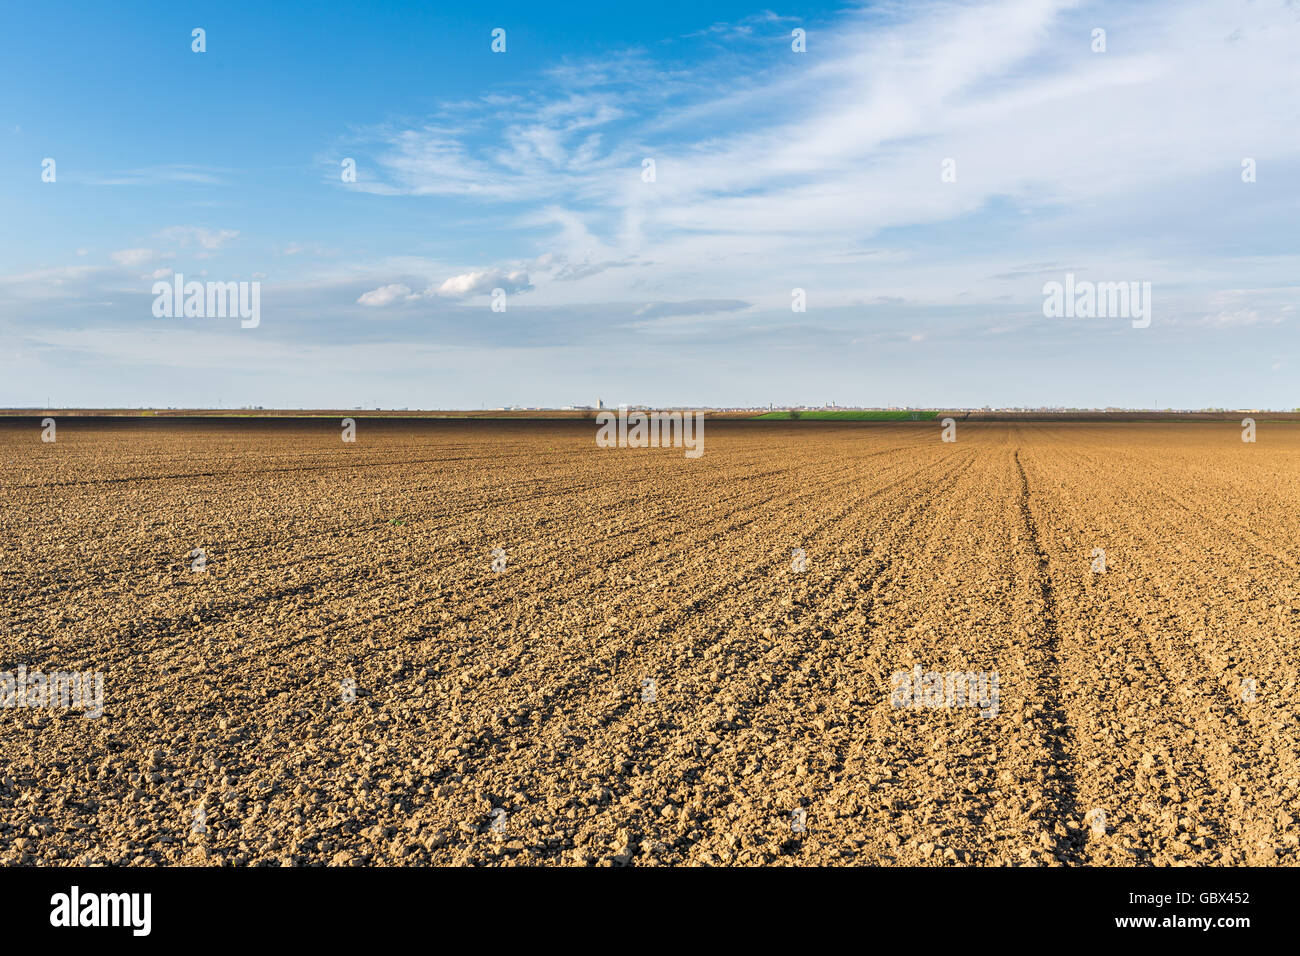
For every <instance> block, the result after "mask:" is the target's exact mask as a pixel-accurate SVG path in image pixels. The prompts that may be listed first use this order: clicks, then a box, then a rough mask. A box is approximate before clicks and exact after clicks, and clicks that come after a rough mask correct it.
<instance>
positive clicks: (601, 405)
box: [596, 398, 605, 410]
mask: <svg viewBox="0 0 1300 956" xmlns="http://www.w3.org/2000/svg"><path fill="white" fill-rule="evenodd" d="M604 407H605V400H604V399H603V398H598V399H596V408H597V409H598V410H599V409H602V408H604Z"/></svg>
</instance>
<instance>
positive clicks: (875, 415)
mask: <svg viewBox="0 0 1300 956" xmlns="http://www.w3.org/2000/svg"><path fill="white" fill-rule="evenodd" d="M938 417H939V413H938V412H883V411H834V412H827V411H817V412H767V413H765V414H763V415H756V416H755V418H756V419H757V420H758V421H777V420H785V421H789V420H791V419H796V418H797V419H805V418H808V419H818V420H823V419H830V420H832V421H856V422H912V421H918V422H928V421H933V420H934V419H936V418H938Z"/></svg>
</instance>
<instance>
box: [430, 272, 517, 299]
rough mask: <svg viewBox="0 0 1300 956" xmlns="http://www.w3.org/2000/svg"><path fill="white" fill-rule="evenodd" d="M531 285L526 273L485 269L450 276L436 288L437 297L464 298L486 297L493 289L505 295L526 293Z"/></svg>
mask: <svg viewBox="0 0 1300 956" xmlns="http://www.w3.org/2000/svg"><path fill="white" fill-rule="evenodd" d="M532 287H533V286H532V283H530V282H529V281H528V273H527V272H524V271H523V270H515V271H513V272H504V271H502V270H499V269H487V270H484V271H482V272H466V273H464V274H463V275H458V276H452V277H451V278H450V279H448V280H447V281H445V282H444V283H443V284H442V285H440V286H439V287H438V295H442V296H449V297H454V298H464V297H466V296H471V295H486V294H488V293H490V292H491V291H492V290H493V289H504V290H505V291H506V292H507V293H511V294H513V293H516V292H527V291H528V290H529V289H531V288H532Z"/></svg>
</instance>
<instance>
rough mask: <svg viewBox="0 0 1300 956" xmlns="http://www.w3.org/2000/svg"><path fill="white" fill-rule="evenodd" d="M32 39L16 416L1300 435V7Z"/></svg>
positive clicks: (854, 12) (10, 216)
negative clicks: (709, 418) (341, 415)
mask: <svg viewBox="0 0 1300 956" xmlns="http://www.w3.org/2000/svg"><path fill="white" fill-rule="evenodd" d="M5 16H6V29H5V30H4V31H3V33H2V34H0V72H2V75H3V80H4V82H3V83H0V173H2V174H3V179H2V180H0V220H2V221H3V222H4V224H5V228H4V229H3V230H0V343H2V345H3V347H2V348H0V406H31V405H43V404H45V403H46V402H47V401H49V402H50V403H52V404H53V405H55V406H138V405H146V406H148V405H156V406H179V407H195V406H199V407H202V406H216V405H218V404H220V405H224V406H227V407H230V406H240V405H262V406H266V407H352V406H355V405H362V406H366V407H372V406H385V407H411V408H434V407H463V408H478V407H480V406H487V407H493V406H499V405H503V404H521V405H563V404H571V403H577V404H594V402H595V400H596V398H597V396H600V397H602V398H604V399H605V401H606V402H607V403H611V404H615V403H618V402H628V403H646V404H664V405H685V404H701V405H733V404H746V405H748V404H766V403H767V402H776V403H778V404H820V403H823V402H828V401H835V402H837V403H839V404H841V405H889V404H896V405H918V406H933V407H945V406H968V405H985V404H988V405H994V406H1002V405H1031V406H1038V405H1066V406H1106V405H1125V406H1140V407H1149V406H1152V405H1156V404H1158V405H1160V406H1161V407H1201V406H1226V407H1276V408H1292V407H1300V388H1297V386H1296V382H1297V372H1300V339H1298V338H1297V312H1296V306H1297V300H1298V299H1300V251H1298V250H1297V236H1298V235H1300V229H1298V228H1297V222H1298V220H1300V189H1298V188H1297V182H1298V181H1300V180H1298V178H1297V177H1298V176H1300V70H1297V69H1296V66H1295V63H1296V53H1297V51H1298V50H1300V4H1297V3H1293V2H1284V0H1259V2H1252V3H1247V2H1234V0H1217V2H1202V0H1186V2H1172V0H1171V2H1152V3H1142V4H1132V3H1070V2H1053V0H1010V2H990V3H963V4H952V3H930V2H920V3H889V4H877V3H869V4H862V5H857V4H835V5H830V4H821V3H812V4H806V3H805V4H800V5H798V6H793V7H786V6H775V7H764V6H756V5H753V4H747V3H735V2H720V3H708V4H701V3H672V2H657V3H655V4H651V5H647V6H639V5H611V4H598V3H574V4H565V5H563V6H562V7H561V6H559V5H551V4H538V3H522V2H520V3H502V4H498V5H495V6H494V7H493V9H491V10H490V11H489V10H485V9H483V8H482V7H481V5H478V4H456V5H449V4H436V5H426V4H385V5H366V4H355V3H335V2H316V3H310V4H308V3H300V4H264V3H258V4H254V3H243V2H235V3H221V4H197V5H193V6H190V7H189V8H188V9H185V10H181V9H179V8H178V7H177V6H176V5H172V4H162V3H158V4H127V5H113V6H110V5H101V4H92V3H57V2H55V3H47V4H24V5H15V6H12V7H11V8H10V9H9V10H7V11H6V15H5ZM196 27H199V28H203V29H204V30H205V31H206V37H205V40H206V52H203V53H196V52H193V51H192V49H191V47H192V42H193V40H192V34H191V31H192V30H193V29H194V28H196ZM497 28H500V29H504V30H505V42H506V49H505V52H503V53H497V52H493V50H492V48H491V45H492V31H493V30H494V29H497ZM796 28H797V29H801V30H803V31H805V32H806V52H795V51H794V50H793V49H792V35H791V34H792V31H793V30H795V29H796ZM1099 28H1100V29H1103V30H1105V47H1106V48H1105V51H1104V52H1096V51H1095V50H1094V46H1095V45H1096V41H1095V39H1094V31H1095V30H1096V29H1099ZM47 158H48V159H53V160H54V162H55V167H54V168H55V177H54V181H53V182H46V181H43V179H42V172H43V162H44V160H46V159H47ZM348 159H351V160H353V161H354V163H355V170H356V180H355V182H347V181H344V176H343V175H342V171H343V169H344V166H343V164H344V161H345V160H348ZM647 159H651V160H653V163H654V180H653V181H652V182H647V181H645V175H644V169H645V161H646V160H647ZM949 159H951V160H952V164H951V165H950V166H949V167H948V168H949V169H950V170H955V180H954V181H945V177H944V176H943V172H944V169H945V166H944V164H945V160H949ZM1248 159H1249V160H1253V165H1254V170H1255V181H1254V182H1246V181H1243V161H1245V160H1248ZM948 178H949V179H952V177H948ZM175 273H181V274H183V275H184V276H185V277H186V279H187V280H198V281H222V282H226V281H257V282H259V283H260V284H261V316H260V324H259V325H258V326H257V327H256V328H241V327H240V322H239V321H238V319H229V318H198V317H190V318H185V317H180V318H166V317H164V318H158V317H155V316H154V314H153V310H152V306H153V303H154V294H153V291H152V287H153V285H154V283H155V282H156V281H160V280H170V279H171V277H172V276H173V275H174V274H175ZM1067 273H1069V274H1072V275H1074V276H1075V277H1076V279H1077V280H1080V281H1091V282H1119V281H1126V282H1127V281H1136V282H1149V283H1151V290H1152V291H1151V305H1152V308H1151V323H1150V326H1149V327H1147V328H1134V327H1133V326H1132V323H1131V322H1130V321H1129V320H1128V319H1127V318H1122V317H1119V318H1117V317H1106V318H1086V319H1081V318H1048V317H1046V316H1044V314H1043V301H1044V295H1043V286H1044V283H1047V282H1051V281H1059V282H1064V281H1065V277H1066V275H1067ZM493 289H503V290H504V291H505V293H506V296H505V303H506V308H505V311H504V312H494V311H493V310H492V308H491V302H492V297H491V291H492V290H493ZM794 289H802V290H804V294H805V296H806V311H804V312H795V311H792V308H791V303H792V290H794Z"/></svg>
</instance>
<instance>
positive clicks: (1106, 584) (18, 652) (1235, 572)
mask: <svg viewBox="0 0 1300 956" xmlns="http://www.w3.org/2000/svg"><path fill="white" fill-rule="evenodd" d="M40 431H41V428H40V425H39V423H38V422H37V421H36V420H25V421H20V422H12V421H11V422H8V423H4V424H2V425H0V490H2V491H3V495H4V503H5V506H4V509H3V512H2V513H0V514H2V516H0V526H2V528H3V536H2V538H0V585H2V586H3V593H2V595H0V671H14V670H15V669H16V668H17V667H18V666H19V665H23V666H25V667H26V668H27V669H28V670H29V671H35V670H40V671H43V672H53V671H72V670H76V671H99V672H102V673H103V675H104V715H103V716H102V717H99V718H97V719H88V718H86V717H84V716H83V714H82V712H81V711H79V710H76V709H66V708H65V709H48V708H46V709H40V708H31V707H15V708H11V709H2V710H0V863H5V864H15V863H39V864H74V863H107V864H140V865H145V864H169V863H210V864H217V863H221V864H237V865H238V864H262V865H265V864H279V865H286V864H295V865H302V864H336V865H345V864H346V865H363V864H364V865H396V864H403V865H410V864H539V863H540V864H564V865H573V864H589V865H590V864H596V865H624V864H635V865H681V864H711V865H720V864H751V865H752V864H774V865H791V864H794V865H804V864H927V865H958V864H981V865H983V864H1024V863H1033V864H1068V865H1076V864H1093V865H1129V864H1134V863H1137V864H1197V865H1201V864H1220V865H1222V864H1246V863H1249V864H1295V863H1296V862H1297V860H1298V859H1300V857H1298V855H1297V842H1298V839H1300V826H1298V825H1297V819H1296V814H1297V812H1300V809H1298V807H1300V792H1298V788H1300V762H1298V758H1300V728H1298V727H1297V722H1296V704H1295V699H1296V698H1295V691H1296V681H1297V666H1298V663H1297V662H1298V661H1300V653H1298V651H1300V646H1298V645H1300V627H1298V624H1300V578H1298V576H1297V568H1298V566H1300V515H1298V514H1297V504H1298V503H1300V428H1297V427H1295V426H1293V425H1289V424H1276V425H1272V426H1269V425H1267V424H1265V423H1264V422H1261V423H1260V425H1259V434H1258V441H1257V442H1256V443H1254V444H1247V443H1243V442H1242V441H1241V429H1240V427H1239V426H1238V425H1234V424H1232V423H1220V424H1191V423H1183V424H1178V425H1143V424H1124V425H1115V424H1108V425H1089V424H1073V425H1071V424H1034V423H968V422H963V423H959V425H958V435H957V437H958V440H957V441H956V442H955V443H944V442H941V441H940V424H939V423H938V422H933V423H915V424H913V423H908V424H888V425H862V424H858V423H854V424H845V425H839V424H834V423H818V424H817V426H816V427H806V426H804V425H803V423H788V424H787V423H761V424H759V423H739V422H737V423H727V422H721V421H719V422H711V423H710V424H709V425H708V426H707V429H706V431H707V434H706V442H705V454H704V456H703V457H702V458H699V459H696V460H690V459H687V458H685V456H684V455H683V453H682V451H681V449H646V450H641V449H600V448H597V447H596V446H595V442H594V432H595V429H594V425H593V424H592V423H590V422H574V423H565V422H548V423H544V422H531V423H529V422H482V421H478V422H475V421H461V422H456V421H420V422H409V421H407V422H403V421H387V422H380V421H367V420H364V419H360V420H358V426H357V441H356V442H355V443H354V444H346V443H344V442H342V441H341V440H340V429H339V427H338V424H337V423H334V422H326V421H305V420H298V421H291V422H275V421H269V420H255V421H238V422H232V421H220V420H213V421H209V422H201V423H195V422H188V423H185V422H175V421H150V420H147V419H120V420H93V419H71V418H69V419H61V420H60V423H59V429H58V433H57V437H58V440H57V442H54V443H49V444H46V443H42V442H41V440H40ZM196 548H201V549H203V551H204V552H205V554H206V567H205V569H204V570H202V571H195V570H192V568H191V565H192V560H193V558H192V555H191V552H192V551H193V550H194V549H196ZM497 548H500V549H504V552H505V555H504V557H505V568H504V570H494V567H493V565H494V556H493V549H497ZM1096 548H1102V549H1104V551H1105V568H1106V569H1105V572H1104V573H1095V572H1094V570H1093V565H1094V561H1095V558H1094V556H1093V552H1094V549H1096ZM794 549H802V551H803V553H804V556H805V561H806V566H805V570H803V571H797V570H794V564H795V562H794V561H793V560H792V551H793V550H794ZM495 560H496V563H497V565H498V567H499V566H500V557H499V555H498V557H497V558H496V559H495ZM916 666H919V667H920V668H921V670H922V671H926V672H928V671H938V672H950V671H960V672H975V673H979V674H984V675H990V674H992V673H994V672H996V674H997V678H998V690H999V699H998V707H997V713H996V714H994V715H990V716H987V717H986V716H982V715H981V713H980V712H979V711H978V710H977V709H975V708H972V707H966V706H942V707H935V708H928V707H922V708H911V707H897V706H894V705H893V703H892V702H891V687H892V684H893V682H894V680H895V678H894V675H895V674H898V673H899V672H909V673H911V672H913V668H914V667H916ZM647 681H653V682H654V683H653V685H650V684H648V683H646V682H647ZM349 682H353V683H349ZM353 686H355V695H353V694H352V693H350V689H351V688H352V687H353ZM651 698H653V699H651ZM798 811H802V813H799V812H798ZM1097 811H1101V812H1102V813H1101V815H1100V816H1099V815H1098V813H1097Z"/></svg>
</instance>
